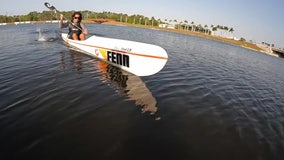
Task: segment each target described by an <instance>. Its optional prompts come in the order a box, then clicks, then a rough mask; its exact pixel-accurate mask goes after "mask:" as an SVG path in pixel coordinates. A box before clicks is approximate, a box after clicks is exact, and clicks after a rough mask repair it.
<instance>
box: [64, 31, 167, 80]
mask: <svg viewBox="0 0 284 160" xmlns="http://www.w3.org/2000/svg"><path fill="white" fill-rule="evenodd" d="M67 36H68V35H67V34H66V33H62V34H61V37H62V39H63V41H64V42H65V43H66V44H67V45H69V46H70V49H74V50H76V51H80V52H82V53H84V54H88V55H90V56H92V57H95V58H98V59H101V60H103V61H105V62H107V63H109V64H111V65H114V66H116V67H118V68H121V69H123V70H125V71H128V72H130V73H133V74H135V75H137V76H150V75H153V74H156V73H158V72H159V71H160V70H162V69H163V68H164V66H165V65H166V63H167V60H168V55H167V52H166V51H165V50H164V49H163V48H161V47H160V46H157V45H152V44H146V43H140V42H134V41H128V40H121V39H113V38H105V37H98V36H91V37H89V38H88V39H86V40H84V41H77V40H71V39H69V38H67Z"/></svg>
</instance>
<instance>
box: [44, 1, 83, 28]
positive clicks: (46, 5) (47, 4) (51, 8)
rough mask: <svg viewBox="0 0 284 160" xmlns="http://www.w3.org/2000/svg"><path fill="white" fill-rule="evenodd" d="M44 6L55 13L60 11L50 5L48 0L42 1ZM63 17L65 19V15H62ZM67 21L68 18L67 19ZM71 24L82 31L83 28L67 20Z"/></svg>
mask: <svg viewBox="0 0 284 160" xmlns="http://www.w3.org/2000/svg"><path fill="white" fill-rule="evenodd" d="M44 5H45V7H47V8H48V9H49V10H51V11H53V12H54V13H55V14H57V13H60V12H59V11H58V10H57V9H56V8H55V7H54V6H52V5H50V4H49V3H48V2H45V3H44ZM63 19H65V20H67V19H66V18H65V17H63ZM68 21H69V20H68ZM69 22H70V23H71V24H72V25H73V26H75V27H76V28H78V29H79V30H81V31H82V32H83V30H82V29H81V28H80V27H78V26H77V25H76V24H75V23H73V22H71V21H69Z"/></svg>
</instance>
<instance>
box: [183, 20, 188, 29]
mask: <svg viewBox="0 0 284 160" xmlns="http://www.w3.org/2000/svg"><path fill="white" fill-rule="evenodd" d="M184 23H185V25H186V26H185V27H184V28H185V30H188V21H187V20H184Z"/></svg>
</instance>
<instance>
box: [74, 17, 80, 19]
mask: <svg viewBox="0 0 284 160" xmlns="http://www.w3.org/2000/svg"><path fill="white" fill-rule="evenodd" d="M73 18H74V19H80V18H81V17H73Z"/></svg>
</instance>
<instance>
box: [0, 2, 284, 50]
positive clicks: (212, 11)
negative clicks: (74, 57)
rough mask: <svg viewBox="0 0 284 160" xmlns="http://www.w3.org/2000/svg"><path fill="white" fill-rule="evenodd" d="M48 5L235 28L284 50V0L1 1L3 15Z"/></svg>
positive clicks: (241, 34) (249, 37)
mask: <svg viewBox="0 0 284 160" xmlns="http://www.w3.org/2000/svg"><path fill="white" fill-rule="evenodd" d="M44 2H49V3H50V4H51V5H54V6H55V7H56V8H57V9H58V10H60V11H70V10H76V11H80V10H90V11H95V12H102V11H109V12H115V13H125V14H128V15H132V14H140V15H144V16H147V17H149V18H151V17H155V19H161V20H162V21H164V20H165V19H167V20H177V21H178V22H183V21H185V20H187V21H188V22H189V23H191V22H192V21H193V22H194V24H201V25H203V26H204V25H208V26H211V25H215V26H216V25H222V26H227V27H229V28H233V29H234V32H233V34H234V36H235V37H237V38H241V37H242V38H245V39H246V40H247V41H250V40H252V41H254V42H258V43H261V42H267V43H270V44H274V45H275V46H276V47H281V48H284V18H283V15H284V0H214V1H213V0H199V1H197V0H143V1H142V0H141V1H138V0H136V1H135V0H103V1H98V0H90V1H84V0H49V1H48V0H44V1H41V0H27V1H25V2H23V1H22V0H8V1H3V2H1V7H0V14H1V15H5V14H7V15H23V14H28V13H29V12H32V11H38V12H42V11H46V10H47V8H46V7H45V6H44V5H43V4H44Z"/></svg>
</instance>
